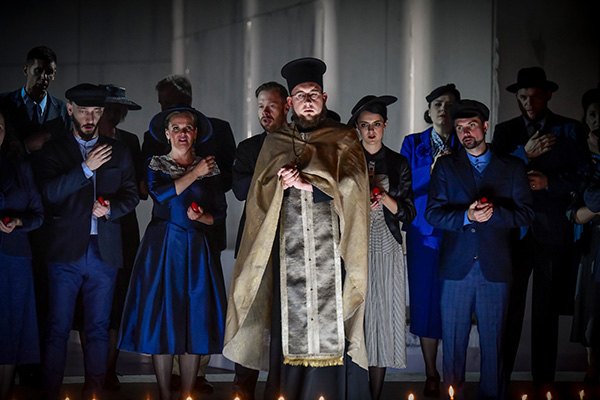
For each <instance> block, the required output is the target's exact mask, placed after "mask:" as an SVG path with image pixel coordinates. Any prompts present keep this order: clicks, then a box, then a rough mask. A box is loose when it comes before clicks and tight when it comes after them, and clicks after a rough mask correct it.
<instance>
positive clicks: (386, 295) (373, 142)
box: [348, 95, 416, 400]
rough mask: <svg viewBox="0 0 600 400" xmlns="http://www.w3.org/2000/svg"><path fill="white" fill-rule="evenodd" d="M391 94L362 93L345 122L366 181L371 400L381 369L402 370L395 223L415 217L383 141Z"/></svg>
mask: <svg viewBox="0 0 600 400" xmlns="http://www.w3.org/2000/svg"><path fill="white" fill-rule="evenodd" d="M396 100H397V99H396V97H394V96H373V95H369V96H365V97H363V98H362V99H361V100H360V101H359V102H358V103H357V104H356V105H355V106H354V108H353V109H352V117H351V118H350V121H348V125H350V126H356V127H357V129H358V131H359V133H360V136H361V139H362V145H363V150H364V154H365V158H366V160H367V166H368V168H369V180H370V185H371V194H372V195H371V223H370V229H369V280H368V285H367V298H366V301H365V339H366V345H367V356H368V361H369V387H370V390H371V398H372V400H378V399H379V397H380V394H381V389H382V387H383V380H384V377H385V371H386V368H387V367H392V368H406V290H405V275H404V254H403V251H402V236H401V232H400V222H402V223H406V224H409V223H410V222H411V221H412V220H413V219H414V218H415V215H416V209H415V206H414V204H413V193H412V180H411V173H410V166H409V165H408V161H407V160H406V157H404V156H402V155H400V154H398V153H396V152H395V151H392V150H390V149H389V148H388V147H386V146H384V144H383V132H384V130H385V128H386V127H387V123H388V118H387V106H388V105H389V104H392V103H394V102H395V101H396Z"/></svg>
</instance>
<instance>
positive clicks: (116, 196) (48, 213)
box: [36, 133, 139, 268]
mask: <svg viewBox="0 0 600 400" xmlns="http://www.w3.org/2000/svg"><path fill="white" fill-rule="evenodd" d="M104 143H108V144H110V145H111V146H112V158H111V159H110V160H109V161H107V162H106V163H105V164H103V165H102V166H101V167H100V168H98V169H97V170H96V198H97V197H98V196H102V197H103V198H105V199H107V200H109V201H110V216H107V218H99V219H98V245H99V247H100V255H101V257H102V260H103V261H104V262H106V263H108V264H110V265H112V266H115V267H119V268H120V267H122V265H123V251H122V246H121V225H120V220H119V218H120V217H122V216H124V215H125V214H127V213H129V212H131V211H132V210H133V209H134V208H135V206H136V205H137V204H138V202H139V197H138V192H137V187H136V183H135V172H134V168H133V163H132V161H131V155H130V152H129V149H128V148H127V147H126V146H125V145H124V144H122V143H120V142H117V141H116V140H114V139H111V138H108V137H105V136H100V137H99V138H98V144H104ZM82 162H83V158H82V156H81V152H80V150H79V146H78V144H77V142H76V140H75V137H74V136H73V134H72V133H69V134H68V135H67V136H66V137H65V138H63V139H61V140H57V141H51V142H47V143H46V144H45V145H44V148H43V149H42V157H41V160H40V162H39V164H38V165H37V166H36V171H37V177H38V182H39V184H40V186H41V191H42V197H43V200H44V213H45V218H44V223H43V224H42V228H41V232H40V235H41V237H43V238H44V240H42V241H41V243H40V246H41V248H40V250H41V253H42V257H43V259H44V261H46V262H74V261H77V260H79V259H80V258H81V257H82V256H83V254H84V253H85V251H86V250H87V247H88V242H89V237H90V226H91V217H92V207H93V204H94V202H95V201H96V198H94V187H93V185H92V180H91V179H87V178H86V177H85V174H84V172H83V169H82V168H81V163H82Z"/></svg>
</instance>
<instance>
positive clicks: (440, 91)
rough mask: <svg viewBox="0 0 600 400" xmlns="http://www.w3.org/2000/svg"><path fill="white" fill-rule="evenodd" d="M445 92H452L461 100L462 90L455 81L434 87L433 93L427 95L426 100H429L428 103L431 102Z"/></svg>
mask: <svg viewBox="0 0 600 400" xmlns="http://www.w3.org/2000/svg"><path fill="white" fill-rule="evenodd" d="M444 94H452V95H454V97H455V98H456V100H460V92H459V91H458V89H456V85H455V84H454V83H448V84H447V85H444V86H440V87H437V88H435V89H433V90H432V91H431V93H429V94H428V95H427V96H425V100H427V103H431V102H432V101H434V100H435V99H437V98H438V97H440V96H442V95H444Z"/></svg>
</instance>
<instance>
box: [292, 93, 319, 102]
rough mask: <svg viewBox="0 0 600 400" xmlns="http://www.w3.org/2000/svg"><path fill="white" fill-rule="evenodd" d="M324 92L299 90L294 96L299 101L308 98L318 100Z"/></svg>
mask: <svg viewBox="0 0 600 400" xmlns="http://www.w3.org/2000/svg"><path fill="white" fill-rule="evenodd" d="M322 94H323V93H321V92H317V91H314V92H310V93H304V92H298V93H296V94H293V95H292V97H293V98H294V99H296V100H298V101H306V99H310V101H317V100H318V99H319V98H320V97H321V95H322Z"/></svg>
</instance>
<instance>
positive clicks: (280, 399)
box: [277, 396, 285, 400]
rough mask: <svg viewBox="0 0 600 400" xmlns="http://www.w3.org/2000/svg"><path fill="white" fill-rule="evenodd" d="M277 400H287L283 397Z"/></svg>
mask: <svg viewBox="0 0 600 400" xmlns="http://www.w3.org/2000/svg"><path fill="white" fill-rule="evenodd" d="M277 400H285V399H284V398H283V396H279V399H277Z"/></svg>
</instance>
